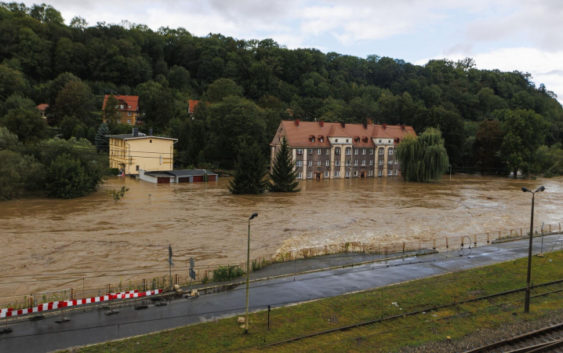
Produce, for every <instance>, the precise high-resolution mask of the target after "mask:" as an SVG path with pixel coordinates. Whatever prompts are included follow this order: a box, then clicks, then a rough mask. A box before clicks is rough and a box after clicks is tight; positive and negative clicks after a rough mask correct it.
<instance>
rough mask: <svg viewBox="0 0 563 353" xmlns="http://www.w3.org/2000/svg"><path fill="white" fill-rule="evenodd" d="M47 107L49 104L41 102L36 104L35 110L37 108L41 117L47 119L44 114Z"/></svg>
mask: <svg viewBox="0 0 563 353" xmlns="http://www.w3.org/2000/svg"><path fill="white" fill-rule="evenodd" d="M47 108H49V104H47V103H41V104H39V105H38V106H37V110H39V112H40V113H41V117H42V118H43V119H47V115H45V112H46V111H47Z"/></svg>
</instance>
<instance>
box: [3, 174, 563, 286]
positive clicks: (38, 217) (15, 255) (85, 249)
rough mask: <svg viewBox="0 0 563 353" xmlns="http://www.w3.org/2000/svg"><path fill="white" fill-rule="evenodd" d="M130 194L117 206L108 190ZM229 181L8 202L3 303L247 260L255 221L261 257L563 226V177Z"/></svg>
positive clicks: (136, 184) (110, 184)
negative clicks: (170, 261) (282, 183)
mask: <svg viewBox="0 0 563 353" xmlns="http://www.w3.org/2000/svg"><path fill="white" fill-rule="evenodd" d="M122 185H126V186H127V187H128V188H129V192H127V194H126V195H125V198H124V199H122V200H120V201H117V202H115V201H114V200H113V199H112V197H111V195H110V191H111V190H117V189H119V188H120V187H121V186H122ZM227 185H228V179H225V178H223V179H220V180H219V181H218V182H213V183H209V184H204V183H198V184H179V185H153V184H149V183H145V182H141V181H137V180H133V179H123V178H113V179H109V180H107V181H106V183H105V184H104V185H103V186H102V187H101V188H100V190H99V191H98V192H96V193H94V194H92V195H90V196H87V197H83V198H79V199H74V200H52V199H24V200H16V201H8V202H2V203H0V255H1V257H0V266H1V269H2V271H1V272H0V297H6V296H11V295H23V294H29V293H35V292H37V291H46V290H50V289H54V288H68V287H79V286H81V285H82V284H81V283H82V279H83V278H84V281H85V282H86V286H87V287H96V286H98V287H101V286H103V285H104V284H106V283H116V281H124V282H125V281H127V280H129V279H130V278H137V279H138V278H149V276H148V275H147V274H148V273H160V274H161V275H162V274H164V273H166V271H167V257H168V244H171V245H172V248H173V251H174V261H175V263H176V268H177V269H179V268H186V263H187V261H188V259H189V258H190V257H193V258H194V259H195V261H196V266H204V265H217V264H228V263H231V264H232V263H241V262H243V261H244V260H245V256H246V232H247V220H248V216H249V215H250V214H252V213H253V212H258V213H259V216H258V218H256V219H254V220H253V221H252V246H251V254H252V257H258V256H263V257H269V256H273V255H275V254H276V253H278V252H285V251H291V250H293V249H299V248H304V247H312V246H318V245H326V244H332V243H342V242H346V241H372V242H373V241H374V240H376V241H377V240H379V239H381V240H382V241H395V240H397V241H402V240H407V241H409V240H418V239H432V238H433V237H439V236H445V235H465V234H475V233H483V232H489V231H497V230H501V229H510V228H519V227H524V228H526V227H529V222H530V202H531V194H529V193H523V192H522V191H521V190H520V189H521V187H522V186H526V187H528V188H533V189H535V188H536V187H538V186H539V185H545V187H546V191H545V192H543V193H541V194H538V195H537V197H536V218H535V222H536V224H538V225H539V224H541V223H542V222H545V223H546V224H548V223H552V224H557V223H558V222H563V178H553V179H538V180H511V179H506V178H493V177H479V176H466V175H457V176H454V177H453V178H452V180H451V181H450V180H449V178H448V177H446V178H445V179H444V180H442V181H441V182H440V183H436V184H416V183H408V184H407V183H404V182H403V181H402V179H400V178H390V179H385V178H376V179H348V180H324V181H320V182H317V181H307V182H302V183H301V192H298V193H291V194H273V193H270V194H265V195H258V196H249V195H246V196H245V195H242V196H240V195H237V196H235V195H231V194H230V193H229V192H228V190H227Z"/></svg>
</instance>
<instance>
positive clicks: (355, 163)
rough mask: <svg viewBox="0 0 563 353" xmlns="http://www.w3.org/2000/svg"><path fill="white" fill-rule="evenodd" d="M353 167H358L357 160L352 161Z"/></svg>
mask: <svg viewBox="0 0 563 353" xmlns="http://www.w3.org/2000/svg"><path fill="white" fill-rule="evenodd" d="M354 165H355V166H356V167H357V166H358V160H357V159H356V160H355V161H354Z"/></svg>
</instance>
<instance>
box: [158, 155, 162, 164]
mask: <svg viewBox="0 0 563 353" xmlns="http://www.w3.org/2000/svg"><path fill="white" fill-rule="evenodd" d="M159 162H160V164H162V156H160V158H159Z"/></svg>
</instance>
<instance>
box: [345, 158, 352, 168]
mask: <svg viewBox="0 0 563 353" xmlns="http://www.w3.org/2000/svg"><path fill="white" fill-rule="evenodd" d="M351 164H352V160H351V159H347V160H346V166H347V167H349V166H350V165H351Z"/></svg>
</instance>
